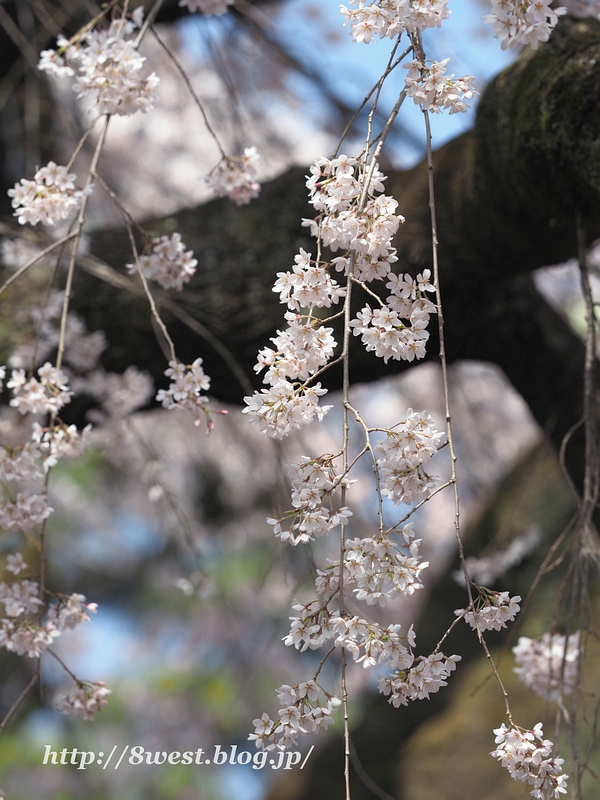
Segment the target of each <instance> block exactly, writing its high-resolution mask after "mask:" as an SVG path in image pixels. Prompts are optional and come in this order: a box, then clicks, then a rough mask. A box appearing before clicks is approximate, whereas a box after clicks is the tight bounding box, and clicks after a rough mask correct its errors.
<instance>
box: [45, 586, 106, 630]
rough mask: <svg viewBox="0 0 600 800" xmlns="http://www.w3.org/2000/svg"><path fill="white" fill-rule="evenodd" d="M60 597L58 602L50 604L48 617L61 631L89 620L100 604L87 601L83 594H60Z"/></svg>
mask: <svg viewBox="0 0 600 800" xmlns="http://www.w3.org/2000/svg"><path fill="white" fill-rule="evenodd" d="M58 599H59V602H58V603H54V604H53V605H51V606H48V619H49V620H51V621H52V622H54V624H55V625H56V627H57V628H58V629H59V630H61V631H62V630H65V628H74V627H75V626H76V625H79V624H80V623H81V622H89V621H90V614H95V613H96V611H98V604H97V603H86V602H85V595H83V594H71V595H66V596H65V595H59V597H58Z"/></svg>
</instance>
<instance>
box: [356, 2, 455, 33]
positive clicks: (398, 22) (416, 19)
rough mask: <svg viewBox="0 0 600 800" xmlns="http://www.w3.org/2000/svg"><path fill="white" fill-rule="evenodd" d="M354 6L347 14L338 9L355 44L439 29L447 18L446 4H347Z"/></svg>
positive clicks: (448, 14)
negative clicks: (423, 30)
mask: <svg viewBox="0 0 600 800" xmlns="http://www.w3.org/2000/svg"><path fill="white" fill-rule="evenodd" d="M350 2H351V5H355V6H358V8H357V9H356V10H355V11H351V10H350V9H348V8H346V7H345V6H340V11H341V13H342V15H343V17H344V19H345V23H344V24H348V23H350V33H351V34H352V38H353V39H354V41H355V42H364V43H365V44H368V43H369V42H371V41H373V39H374V37H376V36H378V37H379V38H380V39H384V38H386V37H389V38H390V39H393V38H394V37H396V36H398V35H400V34H401V33H402V32H403V31H411V32H412V31H415V30H422V29H424V28H433V27H438V28H439V27H440V25H441V23H442V20H444V19H447V18H448V17H449V16H450V11H449V9H448V8H447V7H446V6H447V4H448V0H374V2H371V3H368V2H367V1H366V0H350Z"/></svg>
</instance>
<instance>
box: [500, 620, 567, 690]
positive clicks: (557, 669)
mask: <svg viewBox="0 0 600 800" xmlns="http://www.w3.org/2000/svg"><path fill="white" fill-rule="evenodd" d="M580 638H581V633H580V631H577V632H576V633H573V634H571V636H567V637H566V636H560V635H559V634H557V633H555V634H551V633H545V634H544V635H543V636H542V637H541V639H528V638H527V637H526V636H520V637H519V643H518V644H517V646H516V647H513V653H514V655H515V661H516V662H517V664H518V665H519V666H518V667H515V670H514V671H515V672H516V673H517V675H518V676H519V678H520V679H521V680H522V681H523V683H524V684H525V686H527V687H528V688H529V689H532V690H533V691H534V692H535V693H536V694H538V695H540V697H543V698H544V699H545V700H551V701H554V702H558V701H559V700H560V699H561V697H562V696H563V695H566V694H571V692H573V690H574V689H575V688H576V686H577V677H578V671H579V652H580V645H579V642H580Z"/></svg>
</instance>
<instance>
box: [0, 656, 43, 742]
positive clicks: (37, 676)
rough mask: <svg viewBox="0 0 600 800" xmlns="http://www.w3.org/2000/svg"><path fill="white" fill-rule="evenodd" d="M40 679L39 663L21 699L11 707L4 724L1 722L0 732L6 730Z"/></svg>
mask: <svg viewBox="0 0 600 800" xmlns="http://www.w3.org/2000/svg"><path fill="white" fill-rule="evenodd" d="M39 679H40V667H39V663H38V667H37V669H36V671H35V672H34V674H33V676H32V678H31V680H30V681H29V683H28V684H27V686H26V687H25V688H24V689H23V691H22V692H21V694H20V695H19V697H18V698H17V699H16V700H15V702H14V703H13V704H12V706H11V707H10V709H9V711H8V712H7V713H6V715H5V717H4V719H3V720H2V722H0V731H2V730H4V727H5V725H6V723H7V722H8V721H9V720H10V718H11V717H12V715H13V714H14V713H15V711H16V710H17V709H18V708H19V706H20V705H21V703H22V702H23V701H24V700H25V698H26V697H27V695H28V694H29V692H30V691H31V690H32V689H33V687H34V686H35V685H36V683H37V682H38V681H39Z"/></svg>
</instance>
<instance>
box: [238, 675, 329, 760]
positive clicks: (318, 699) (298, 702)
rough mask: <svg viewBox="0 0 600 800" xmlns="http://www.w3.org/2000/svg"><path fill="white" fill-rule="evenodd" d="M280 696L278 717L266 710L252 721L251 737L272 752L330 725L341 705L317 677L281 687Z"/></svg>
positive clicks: (256, 743) (259, 746)
mask: <svg viewBox="0 0 600 800" xmlns="http://www.w3.org/2000/svg"><path fill="white" fill-rule="evenodd" d="M277 699H278V700H279V702H280V704H281V705H282V706H283V707H282V708H280V709H279V716H278V717H277V719H275V720H273V719H271V717H269V715H268V714H266V713H265V714H263V715H262V716H261V717H260V718H259V719H255V720H253V722H252V724H253V725H254V733H251V734H250V735H249V736H248V739H249V740H250V741H253V742H254V743H255V745H256V747H257V748H258V749H261V750H267V751H272V750H285V749H286V748H288V747H294V746H297V737H298V736H300V735H304V734H307V733H316V732H317V731H318V730H319V729H320V728H325V729H326V728H327V727H329V725H331V724H332V723H333V717H332V714H333V712H334V709H335V708H336V707H337V706H339V705H340V704H341V700H340V699H339V698H338V697H336V696H335V695H331V694H328V693H327V692H324V691H323V690H322V689H321V688H320V687H319V685H318V684H317V683H316V682H315V681H314V680H311V681H306V682H305V683H301V684H299V685H298V686H288V685H287V684H285V685H283V686H280V687H279V688H278V689H277Z"/></svg>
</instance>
